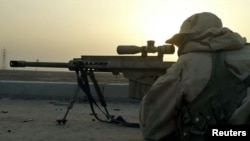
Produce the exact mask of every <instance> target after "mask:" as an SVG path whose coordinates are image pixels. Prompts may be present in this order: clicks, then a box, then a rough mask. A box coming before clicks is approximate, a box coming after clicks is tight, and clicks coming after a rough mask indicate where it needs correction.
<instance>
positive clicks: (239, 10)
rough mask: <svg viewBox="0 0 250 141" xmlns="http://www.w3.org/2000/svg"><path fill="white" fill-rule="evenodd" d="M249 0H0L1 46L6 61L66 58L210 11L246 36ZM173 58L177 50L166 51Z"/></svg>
mask: <svg viewBox="0 0 250 141" xmlns="http://www.w3.org/2000/svg"><path fill="white" fill-rule="evenodd" d="M249 5H250V0H0V49H1V58H0V63H1V66H2V60H3V57H2V51H3V49H4V48H5V50H6V61H7V64H8V62H9V60H15V59H16V60H28V61H35V60H37V59H39V61H62V62H64V61H68V60H71V59H72V58H79V57H80V56H81V55H116V47H117V46H118V45H138V46H142V45H145V44H146V41H147V40H155V41H156V44H157V45H162V44H164V42H165V40H166V39H168V38H170V37H171V36H172V35H173V34H175V33H177V32H178V31H179V27H180V25H181V24H182V22H183V20H185V19H186V18H187V17H189V16H190V15H192V14H194V13H197V12H203V11H208V12H213V13H215V14H216V15H217V16H219V17H220V18H221V19H222V21H223V25H224V26H225V27H229V28H230V29H232V30H233V31H235V32H238V33H240V34H241V35H242V36H245V37H246V38H248V39H250V26H249V25H250V18H249V13H250V8H249ZM166 58H167V59H170V60H176V58H177V57H176V56H167V57H166Z"/></svg>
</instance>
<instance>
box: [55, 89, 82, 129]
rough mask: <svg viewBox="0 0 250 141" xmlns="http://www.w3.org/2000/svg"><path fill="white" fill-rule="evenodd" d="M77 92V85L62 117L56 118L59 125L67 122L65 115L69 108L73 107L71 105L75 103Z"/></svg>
mask: <svg viewBox="0 0 250 141" xmlns="http://www.w3.org/2000/svg"><path fill="white" fill-rule="evenodd" d="M78 94H79V86H78V87H77V89H76V91H75V93H74V95H73V96H72V98H71V100H70V102H69V105H68V108H67V111H66V113H65V114H64V116H63V118H62V119H58V120H56V121H57V123H58V124H59V125H60V124H62V125H64V124H65V123H66V122H67V120H66V118H67V116H68V113H69V110H70V109H72V108H73V106H74V104H75V102H76V99H77V97H78Z"/></svg>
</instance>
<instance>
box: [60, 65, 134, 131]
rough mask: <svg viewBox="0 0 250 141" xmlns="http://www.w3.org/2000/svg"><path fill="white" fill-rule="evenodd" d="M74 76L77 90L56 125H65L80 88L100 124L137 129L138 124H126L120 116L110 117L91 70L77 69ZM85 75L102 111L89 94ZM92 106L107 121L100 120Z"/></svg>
mask: <svg viewBox="0 0 250 141" xmlns="http://www.w3.org/2000/svg"><path fill="white" fill-rule="evenodd" d="M79 71H80V72H81V75H79ZM76 75H77V83H78V88H77V90H76V91H75V93H74V95H73V96H72V98H71V101H70V103H69V105H68V108H67V111H66V113H65V115H64V117H63V118H62V119H60V120H57V122H58V124H61V123H62V124H65V123H66V122H67V120H66V117H67V115H68V113H69V110H70V109H72V108H73V105H74V103H75V102H76V99H77V97H78V94H79V88H81V90H82V91H83V92H84V93H85V94H86V96H87V98H88V101H89V105H90V108H91V111H92V115H93V116H94V117H95V118H96V119H97V120H98V121H101V122H105V123H114V124H121V125H123V126H127V127H135V128H139V124H138V123H129V122H126V121H125V120H124V119H123V118H122V117H121V116H118V117H117V118H114V116H112V115H110V114H109V112H108V109H107V104H106V101H105V99H104V95H103V93H102V92H101V89H100V87H99V85H98V82H97V80H96V78H95V75H94V72H93V71H92V70H85V69H79V70H78V71H76ZM87 75H89V77H90V79H91V80H92V82H93V84H94V88H95V91H96V93H97V95H98V98H99V101H100V103H101V105H102V106H103V108H104V111H103V110H102V109H101V108H100V106H99V105H98V104H97V102H96V101H95V99H94V98H93V96H92V94H91V92H90V87H89V82H88V78H87ZM94 106H96V107H97V108H98V109H99V110H100V111H101V112H102V113H103V114H104V115H105V116H106V118H107V120H103V119H100V118H99V117H98V116H97V114H96V112H95V109H94Z"/></svg>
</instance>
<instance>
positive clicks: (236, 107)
mask: <svg viewBox="0 0 250 141" xmlns="http://www.w3.org/2000/svg"><path fill="white" fill-rule="evenodd" d="M166 43H170V44H174V45H176V46H177V47H178V56H179V58H178V60H177V62H176V63H175V64H173V65H172V66H171V67H170V68H169V69H168V70H167V71H166V74H164V75H163V76H161V77H159V78H158V79H157V80H156V82H155V83H154V84H153V86H152V87H151V89H150V90H149V92H148V93H147V94H146V95H145V96H144V97H143V99H142V102H141V107H140V115H139V116H140V117H139V118H140V127H141V130H142V133H143V136H144V138H145V140H167V139H173V137H175V138H176V139H181V140H191V141H193V140H196V139H197V140H203V139H204V135H205V133H206V132H207V127H208V125H212V124H223V125H224V124H247V123H248V121H249V119H250V91H249V90H248V91H247V89H249V85H250V84H249V83H250V45H249V44H247V43H246V38H243V37H241V35H239V34H238V33H236V32H233V31H231V30H230V29H229V28H226V27H223V26H222V22H221V19H220V18H218V17H217V16H216V15H214V14H213V13H209V12H202V13H196V14H194V15H192V16H190V17H189V18H187V19H186V20H185V21H184V22H183V24H182V26H181V28H180V32H179V33H178V34H176V35H174V36H173V37H172V38H171V39H169V40H167V41H166Z"/></svg>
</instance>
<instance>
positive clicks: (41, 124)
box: [0, 98, 143, 141]
mask: <svg viewBox="0 0 250 141" xmlns="http://www.w3.org/2000/svg"><path fill="white" fill-rule="evenodd" d="M68 103H69V102H68V101H59V100H23V99H8V98H4V99H1V100H0V125H1V126H0V140H6V141H21V140H22V141H45V140H46V141H70V140H72V141H142V140H143V138H142V134H141V131H140V129H139V128H130V127H124V126H121V125H116V124H108V123H102V122H99V121H97V120H95V118H94V117H93V115H91V110H90V106H89V104H88V102H76V103H75V105H74V107H73V108H72V109H71V110H70V112H69V114H68V117H67V120H68V121H67V123H66V124H65V125H59V124H58V123H57V122H56V120H57V119H61V118H62V117H63V116H64V114H65V112H66V109H67V106H68ZM139 104H140V103H139V102H122V103H118V102H116V103H115V102H113V103H108V110H109V112H110V114H111V115H115V116H122V117H123V118H124V119H126V120H127V121H129V122H136V123H138V122H139V119H138V117H139V116H138V115H139ZM96 110H97V109H96ZM97 111H98V110H97ZM98 115H100V116H101V114H100V113H99V114H98ZM101 117H103V116H101Z"/></svg>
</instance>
